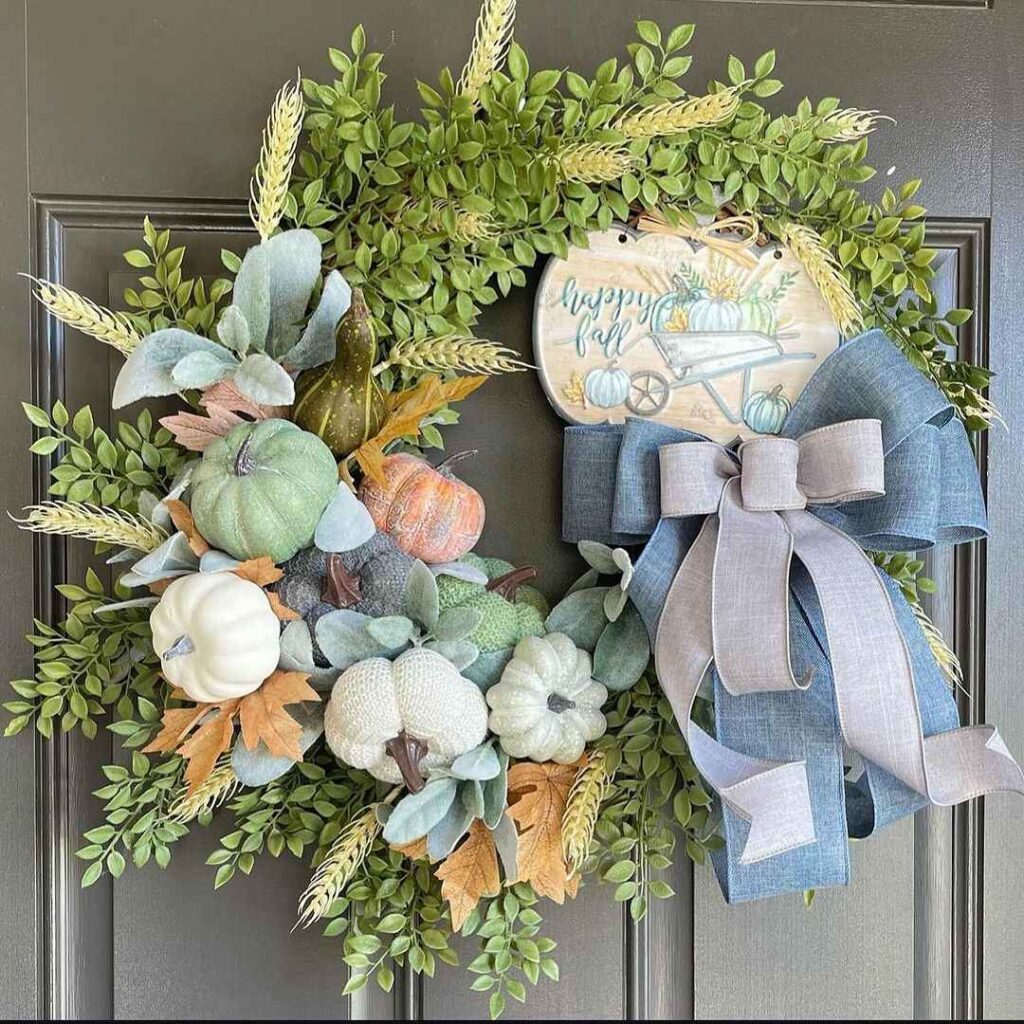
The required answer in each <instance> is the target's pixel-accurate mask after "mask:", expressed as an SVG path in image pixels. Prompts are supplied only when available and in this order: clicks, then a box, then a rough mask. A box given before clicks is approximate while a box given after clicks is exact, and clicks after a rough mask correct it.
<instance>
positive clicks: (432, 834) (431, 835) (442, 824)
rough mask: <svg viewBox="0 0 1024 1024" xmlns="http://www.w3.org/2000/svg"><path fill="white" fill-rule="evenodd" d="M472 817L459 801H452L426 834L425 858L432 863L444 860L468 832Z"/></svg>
mask: <svg viewBox="0 0 1024 1024" xmlns="http://www.w3.org/2000/svg"><path fill="white" fill-rule="evenodd" d="M473 817H474V815H473V813H472V812H471V811H469V810H467V809H466V807H465V805H464V804H463V802H462V801H461V800H453V801H452V803H451V806H450V807H449V808H448V811H447V813H446V814H445V816H444V817H443V818H442V819H441V820H440V821H439V822H438V823H437V824H436V825H435V826H434V827H433V828H432V829H431V830H430V831H429V832H428V833H427V856H428V857H429V858H430V859H431V860H433V861H438V860H444V858H445V857H447V856H448V854H449V853H451V852H452V850H454V849H455V844H456V843H458V841H459V840H460V839H461V838H462V837H463V836H464V835H465V834H466V833H467V832H468V831H469V826H470V825H472V824H473Z"/></svg>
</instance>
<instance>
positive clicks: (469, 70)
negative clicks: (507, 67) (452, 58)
mask: <svg viewBox="0 0 1024 1024" xmlns="http://www.w3.org/2000/svg"><path fill="white" fill-rule="evenodd" d="M515 17H516V0H483V3H482V4H481V5H480V14H479V15H478V16H477V19H476V30H475V31H474V33H473V46H472V49H471V50H470V51H469V59H468V60H467V61H466V66H465V67H464V68H463V69H462V73H461V74H460V75H459V82H458V85H457V86H456V88H455V91H456V93H457V94H458V95H460V96H465V97H466V98H467V99H468V100H469V101H470V102H471V103H473V104H474V105H475V104H476V103H477V101H478V100H479V98H480V89H481V88H482V87H483V86H484V85H486V84H487V82H488V81H490V78H491V75H493V74H494V72H495V71H497V70H498V68H499V67H501V64H502V62H503V61H504V59H505V54H506V53H508V48H509V44H510V43H511V42H512V26H513V24H514V22H515Z"/></svg>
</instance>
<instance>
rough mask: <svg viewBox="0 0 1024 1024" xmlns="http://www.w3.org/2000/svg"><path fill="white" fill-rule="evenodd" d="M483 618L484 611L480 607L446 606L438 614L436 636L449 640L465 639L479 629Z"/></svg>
mask: <svg viewBox="0 0 1024 1024" xmlns="http://www.w3.org/2000/svg"><path fill="white" fill-rule="evenodd" d="M483 619H484V613H483V611H482V610H481V609H479V608H460V607H455V608H446V609H445V610H444V611H443V612H441V614H440V615H439V616H438V619H437V626H436V627H435V628H434V636H435V637H436V638H437V639H438V640H445V641H448V642H452V641H455V640H465V639H466V637H468V636H471V635H472V634H473V633H475V632H476V631H477V628H478V627H479V625H480V623H481V622H483Z"/></svg>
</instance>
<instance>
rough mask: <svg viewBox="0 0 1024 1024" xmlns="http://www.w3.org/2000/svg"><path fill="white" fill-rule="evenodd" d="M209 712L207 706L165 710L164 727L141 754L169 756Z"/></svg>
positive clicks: (197, 705)
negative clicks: (155, 753) (157, 753)
mask: <svg viewBox="0 0 1024 1024" xmlns="http://www.w3.org/2000/svg"><path fill="white" fill-rule="evenodd" d="M209 710H210V705H209V704H196V705H194V706H192V707H187V708H167V709H166V710H165V711H164V717H163V725H164V727H163V728H162V729H161V730H160V732H158V733H157V734H156V736H154V737H153V739H152V740H150V743H149V746H148V747H145V748H144V750H143V753H145V754H149V753H153V752H159V753H164V754H169V753H170V752H171V751H172V750H175V749H177V747H178V744H179V743H181V742H182V741H183V740H184V739H185V737H186V736H187V735H188V734H189V733H190V732H191V731H192V730H193V729H194V728H195V726H197V725H198V724H199V721H200V720H201V719H202V717H203V715H205V714H206V713H207V712H208V711H209Z"/></svg>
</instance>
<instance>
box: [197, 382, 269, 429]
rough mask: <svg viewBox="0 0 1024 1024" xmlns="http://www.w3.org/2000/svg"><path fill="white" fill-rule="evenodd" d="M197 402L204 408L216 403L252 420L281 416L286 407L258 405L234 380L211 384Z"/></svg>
mask: <svg viewBox="0 0 1024 1024" xmlns="http://www.w3.org/2000/svg"><path fill="white" fill-rule="evenodd" d="M199 404H200V405H201V406H203V407H204V408H206V409H209V408H210V406H211V405H218V406H220V407H221V408H222V409H226V410H227V411H228V412H240V413H242V414H243V415H244V416H249V417H250V418H251V419H254V420H269V419H274V418H275V417H278V416H282V415H283V414H284V413H285V411H286V410H287V409H288V406H286V405H260V404H259V403H258V402H254V401H253V400H252V399H251V398H247V397H246V396H245V395H243V394H242V392H241V391H239V390H238V388H236V387H235V384H234V381H232V380H230V379H228V380H221V381H218V382H217V383H216V384H211V385H210V387H208V388H207V389H206V390H205V391H204V392H203V394H202V396H201V397H200V399H199Z"/></svg>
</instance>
